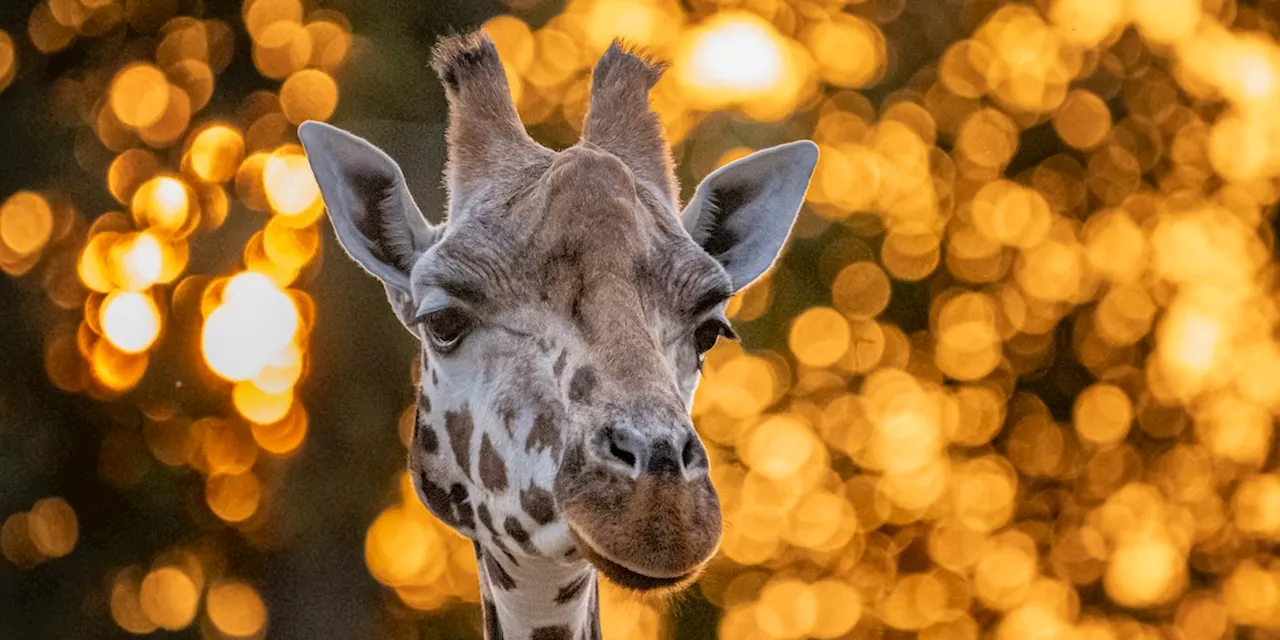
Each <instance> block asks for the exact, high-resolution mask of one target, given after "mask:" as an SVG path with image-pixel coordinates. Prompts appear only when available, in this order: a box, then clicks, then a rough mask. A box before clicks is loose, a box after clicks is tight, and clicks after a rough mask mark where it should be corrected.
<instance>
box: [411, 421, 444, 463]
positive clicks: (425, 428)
mask: <svg viewBox="0 0 1280 640" xmlns="http://www.w3.org/2000/svg"><path fill="white" fill-rule="evenodd" d="M413 430H414V431H415V436H414V440H416V441H417V442H418V447H419V448H421V449H422V451H423V452H425V453H429V454H433V455H434V454H435V453H436V452H437V451H439V450H440V437H439V436H437V435H436V429H435V427H433V426H431V423H429V422H427V421H426V420H423V419H422V415H421V414H419V415H418V420H417V421H416V422H415V423H414V425H413Z"/></svg>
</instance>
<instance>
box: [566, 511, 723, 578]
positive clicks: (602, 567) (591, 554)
mask: <svg viewBox="0 0 1280 640" xmlns="http://www.w3.org/2000/svg"><path fill="white" fill-rule="evenodd" d="M569 530H570V531H571V532H572V533H573V539H574V540H575V541H576V542H577V544H578V550H579V551H581V552H582V555H583V556H585V557H586V558H587V561H588V562H590V563H591V565H592V566H594V567H595V568H596V570H597V571H599V572H600V573H601V574H603V575H604V577H605V578H606V579H608V580H609V582H611V583H613V584H614V585H617V586H619V587H622V588H623V589H627V590H629V591H634V592H637V593H644V594H659V595H660V594H664V593H670V592H675V591H679V590H681V589H684V588H685V587H687V586H689V585H691V584H693V582H694V581H696V580H697V579H698V576H700V575H701V574H702V569H703V566H705V565H699V566H698V567H695V568H694V569H693V571H690V572H688V573H685V574H683V575H678V576H650V575H645V574H643V573H640V572H638V571H635V570H634V569H630V568H628V567H625V566H623V565H622V564H620V563H618V562H615V561H613V560H610V559H609V558H607V557H605V556H604V554H602V553H600V552H599V551H596V549H595V548H593V547H592V546H591V545H590V544H588V543H587V541H586V540H584V539H583V538H582V536H581V535H580V534H579V533H578V532H577V530H575V529H574V528H573V527H569Z"/></svg>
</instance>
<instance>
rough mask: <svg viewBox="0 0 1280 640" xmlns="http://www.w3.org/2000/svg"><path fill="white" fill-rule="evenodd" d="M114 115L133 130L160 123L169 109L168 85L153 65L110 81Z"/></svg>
mask: <svg viewBox="0 0 1280 640" xmlns="http://www.w3.org/2000/svg"><path fill="white" fill-rule="evenodd" d="M109 95H110V99H111V102H110V105H111V112H112V113H113V114H114V115H115V117H116V119H117V120H119V121H120V123H121V124H123V125H125V126H127V127H132V128H134V129H142V128H144V127H149V126H151V125H154V124H156V123H157V122H159V121H160V119H161V118H162V117H164V115H165V111H166V110H167V109H168V108H169V98H170V92H169V81H168V79H166V78H165V75H164V72H163V71H161V70H160V69H158V68H156V67H155V66H154V65H151V64H147V63H135V64H132V65H129V66H127V67H125V68H123V69H121V70H120V71H119V72H118V73H116V76H115V77H114V78H112V80H111V88H110V89H109Z"/></svg>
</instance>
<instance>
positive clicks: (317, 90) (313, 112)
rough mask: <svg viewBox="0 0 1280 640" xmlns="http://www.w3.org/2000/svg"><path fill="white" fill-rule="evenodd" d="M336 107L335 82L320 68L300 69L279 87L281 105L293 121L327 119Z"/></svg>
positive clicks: (286, 115) (336, 92)
mask: <svg viewBox="0 0 1280 640" xmlns="http://www.w3.org/2000/svg"><path fill="white" fill-rule="evenodd" d="M337 107H338V83H337V82H334V80H333V78H332V77H330V76H329V74H327V73H325V72H324V71H321V70H319V69H303V70H302V71H298V72H296V73H294V74H293V75H291V76H289V78H288V79H287V80H285V81H284V84H283V85H281V87H280V108H281V109H282V110H283V111H284V116H285V117H286V118H288V119H289V122H292V123H293V124H302V123H303V122H305V121H307V120H328V119H329V116H331V115H333V110H334V109H336V108H337Z"/></svg>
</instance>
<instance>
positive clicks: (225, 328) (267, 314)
mask: <svg viewBox="0 0 1280 640" xmlns="http://www.w3.org/2000/svg"><path fill="white" fill-rule="evenodd" d="M298 326H299V317H298V308H297V306H296V305H295V304H294V302H293V299H292V298H290V297H289V296H288V295H287V294H286V293H284V292H283V291H281V290H280V289H279V287H277V286H276V284H275V283H273V282H272V281H271V280H270V279H269V278H267V277H266V276H264V275H262V274H260V273H255V272H253V271H245V272H242V273H239V274H237V275H235V276H234V277H232V278H231V279H230V280H229V281H228V282H227V284H226V285H225V287H224V288H223V290H222V302H221V304H220V305H219V306H217V308H215V309H213V311H212V312H211V313H209V315H208V317H207V318H205V322H204V328H203V330H202V332H201V349H202V351H203V353H204V357H205V362H207V363H208V365H209V368H210V369H212V370H213V371H214V372H215V373H217V374H218V375H220V376H222V377H223V378H226V379H227V380H232V381H240V380H248V379H251V378H253V377H255V376H257V375H258V374H259V373H260V372H261V371H262V370H263V369H264V368H266V367H267V366H268V365H269V364H272V363H273V362H275V361H277V359H278V358H279V354H281V353H283V352H285V351H286V350H288V349H289V347H290V344H291V343H292V342H293V340H294V337H295V335H296V333H297V331H298Z"/></svg>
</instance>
